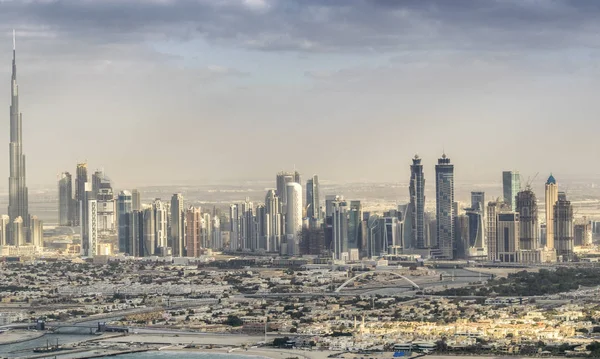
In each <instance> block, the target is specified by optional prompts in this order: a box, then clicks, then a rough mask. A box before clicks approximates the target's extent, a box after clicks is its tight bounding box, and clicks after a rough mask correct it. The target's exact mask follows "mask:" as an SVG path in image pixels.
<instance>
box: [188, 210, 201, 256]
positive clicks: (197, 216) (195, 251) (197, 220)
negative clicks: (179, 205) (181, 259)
mask: <svg viewBox="0 0 600 359" xmlns="http://www.w3.org/2000/svg"><path fill="white" fill-rule="evenodd" d="M185 220H186V227H185V240H186V248H187V256H188V257H200V248H202V245H201V238H200V237H201V236H200V234H201V233H200V231H201V223H202V212H201V211H200V208H197V207H194V206H190V208H188V209H187V210H186V211H185Z"/></svg>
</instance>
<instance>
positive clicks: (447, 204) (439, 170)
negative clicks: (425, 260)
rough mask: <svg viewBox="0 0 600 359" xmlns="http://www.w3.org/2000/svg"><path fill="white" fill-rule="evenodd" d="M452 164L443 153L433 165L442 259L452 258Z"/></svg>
mask: <svg viewBox="0 0 600 359" xmlns="http://www.w3.org/2000/svg"><path fill="white" fill-rule="evenodd" d="M453 203H454V165H453V164H451V163H450V159H449V158H448V157H446V154H443V155H442V157H441V158H440V159H438V164H437V165H436V166H435V207H436V220H437V231H436V232H437V246H438V249H439V250H440V256H441V258H443V259H453V258H454V254H453V252H454V244H453V240H454V216H455V215H456V214H455V213H454V210H453V208H452V206H453Z"/></svg>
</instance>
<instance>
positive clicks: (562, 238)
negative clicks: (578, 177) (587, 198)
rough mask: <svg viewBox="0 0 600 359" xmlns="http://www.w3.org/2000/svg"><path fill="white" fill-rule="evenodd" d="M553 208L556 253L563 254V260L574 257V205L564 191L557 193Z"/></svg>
mask: <svg viewBox="0 0 600 359" xmlns="http://www.w3.org/2000/svg"><path fill="white" fill-rule="evenodd" d="M557 199H558V200H557V201H556V204H555V205H554V208H553V215H554V216H553V224H554V244H555V246H556V253H557V254H558V255H559V256H562V259H563V261H568V260H571V259H573V246H574V238H575V235H574V230H573V206H572V205H571V201H568V200H567V196H566V195H565V194H564V193H562V192H561V193H559V194H558V195H557Z"/></svg>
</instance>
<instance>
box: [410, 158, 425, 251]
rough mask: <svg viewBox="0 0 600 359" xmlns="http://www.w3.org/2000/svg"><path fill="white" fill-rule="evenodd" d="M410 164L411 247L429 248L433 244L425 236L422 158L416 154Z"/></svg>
mask: <svg viewBox="0 0 600 359" xmlns="http://www.w3.org/2000/svg"><path fill="white" fill-rule="evenodd" d="M412 162H413V164H412V165H411V166H410V185H409V194H410V211H411V216H410V217H411V223H409V224H408V225H410V226H411V228H412V229H411V231H410V233H412V237H413V238H407V241H409V242H410V243H409V246H410V247H415V248H419V249H424V248H429V247H430V246H431V244H430V243H429V241H428V238H426V236H425V226H426V224H425V175H424V174H423V165H422V164H421V158H419V156H417V155H415V157H414V158H413V160H412Z"/></svg>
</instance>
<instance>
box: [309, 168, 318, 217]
mask: <svg viewBox="0 0 600 359" xmlns="http://www.w3.org/2000/svg"><path fill="white" fill-rule="evenodd" d="M306 217H308V218H314V219H316V220H317V221H319V220H320V219H321V201H320V198H319V176H317V175H314V176H312V178H310V179H309V180H308V181H306Z"/></svg>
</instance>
